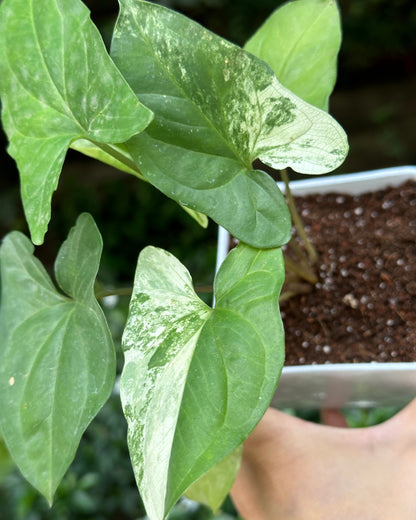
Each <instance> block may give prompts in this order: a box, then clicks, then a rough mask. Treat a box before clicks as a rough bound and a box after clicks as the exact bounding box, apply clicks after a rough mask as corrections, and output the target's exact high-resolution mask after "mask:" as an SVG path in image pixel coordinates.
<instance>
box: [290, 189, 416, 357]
mask: <svg viewBox="0 0 416 520" xmlns="http://www.w3.org/2000/svg"><path fill="white" fill-rule="evenodd" d="M296 202H297V208H298V211H299V213H300V214H301V216H302V220H303V222H304V224H305V226H306V230H307V232H308V235H309V237H310V238H311V240H312V242H313V244H314V246H315V248H316V249H317V251H318V254H319V260H318V263H317V266H316V267H317V274H318V277H319V281H318V283H317V284H316V285H315V286H314V287H313V289H312V290H311V292H310V293H308V294H303V295H300V296H296V297H294V298H292V299H290V300H288V301H286V302H282V305H281V310H282V317H283V321H284V324H285V331H286V365H302V364H322V363H345V362H353V363H355V362H357V363H358V362H371V361H373V362H387V361H389V362H391V361H394V362H399V361H416V276H415V273H416V183H415V182H413V181H409V182H407V183H406V184H404V185H402V186H400V187H398V188H387V189H386V190H382V191H378V192H374V193H368V194H364V195H360V196H351V195H340V194H326V195H318V196H317V195H313V196H308V197H304V198H296Z"/></svg>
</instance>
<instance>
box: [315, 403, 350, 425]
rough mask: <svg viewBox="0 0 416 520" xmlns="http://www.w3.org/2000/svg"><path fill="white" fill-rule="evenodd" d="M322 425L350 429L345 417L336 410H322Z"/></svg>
mask: <svg viewBox="0 0 416 520" xmlns="http://www.w3.org/2000/svg"><path fill="white" fill-rule="evenodd" d="M321 423H322V424H325V425H326V426H336V427H338V428H348V423H347V420H346V419H345V417H344V415H343V414H342V413H341V412H340V411H339V410H336V409H334V408H323V409H322V410H321Z"/></svg>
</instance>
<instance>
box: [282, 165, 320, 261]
mask: <svg viewBox="0 0 416 520" xmlns="http://www.w3.org/2000/svg"><path fill="white" fill-rule="evenodd" d="M281 176H282V179H283V182H284V183H285V189H286V193H285V195H286V199H287V204H288V206H289V209H290V213H291V215H292V219H293V223H294V224H295V227H296V230H297V232H298V234H299V237H300V239H301V240H302V242H303V243H304V245H305V248H306V250H307V252H308V254H309V258H310V260H311V261H312V262H313V263H316V261H317V260H318V253H317V252H316V249H315V248H314V247H313V245H312V243H311V241H310V240H309V238H308V235H307V234H306V232H305V228H304V227H303V223H302V219H301V218H300V215H299V213H298V210H297V209H296V205H295V201H294V199H293V195H292V192H291V191H290V187H289V176H288V174H287V171H286V170H281Z"/></svg>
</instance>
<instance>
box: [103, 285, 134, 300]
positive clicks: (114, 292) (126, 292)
mask: <svg viewBox="0 0 416 520" xmlns="http://www.w3.org/2000/svg"><path fill="white" fill-rule="evenodd" d="M132 292H133V288H132V287H121V288H119V289H101V290H98V291H97V292H96V293H95V297H96V298H97V300H101V299H102V298H106V297H107V296H130V295H131V293H132Z"/></svg>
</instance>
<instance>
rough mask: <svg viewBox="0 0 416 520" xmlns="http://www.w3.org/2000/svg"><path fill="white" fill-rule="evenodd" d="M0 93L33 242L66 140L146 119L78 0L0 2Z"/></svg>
mask: <svg viewBox="0 0 416 520" xmlns="http://www.w3.org/2000/svg"><path fill="white" fill-rule="evenodd" d="M0 96H1V102H2V112H3V123H4V127H5V130H6V133H7V135H8V138H9V141H10V147H9V153H10V154H11V155H12V156H13V157H14V159H15V160H16V162H17V165H18V167H19V171H20V175H21V191H22V199H23V204H24V207H25V213H26V218H27V220H28V223H29V227H30V230H31V235H32V239H33V241H34V243H36V244H40V243H42V241H43V237H44V234H45V232H46V229H47V225H48V222H49V219H50V211H51V210H50V201H51V197H52V194H53V192H54V190H55V189H56V187H57V184H58V179H59V175H60V172H61V168H62V164H63V161H64V158H65V155H66V151H67V149H68V147H69V146H70V143H71V141H72V140H75V139H80V138H86V139H90V140H92V141H94V142H96V143H119V142H123V141H125V140H127V139H128V138H130V137H131V136H132V135H134V134H137V133H138V132H141V131H142V130H143V129H144V128H145V127H146V126H147V125H148V124H149V122H150V120H151V118H152V113H151V111H150V110H149V109H147V108H146V107H144V106H143V105H141V104H140V103H139V102H138V100H137V98H136V96H135V95H134V93H133V92H132V91H131V89H130V87H129V86H128V84H127V83H126V82H125V80H124V78H123V77H122V75H121V74H120V72H119V71H118V70H117V68H116V67H115V65H114V63H113V62H112V61H111V59H110V57H109V55H108V53H107V51H106V49H105V46H104V43H103V41H102V39H101V36H100V34H99V32H98V30H97V29H96V27H95V26H94V24H93V23H92V21H91V20H90V18H89V11H88V9H87V8H86V6H85V5H84V4H83V3H82V2H81V1H79V0H3V1H2V3H1V7H0Z"/></svg>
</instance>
